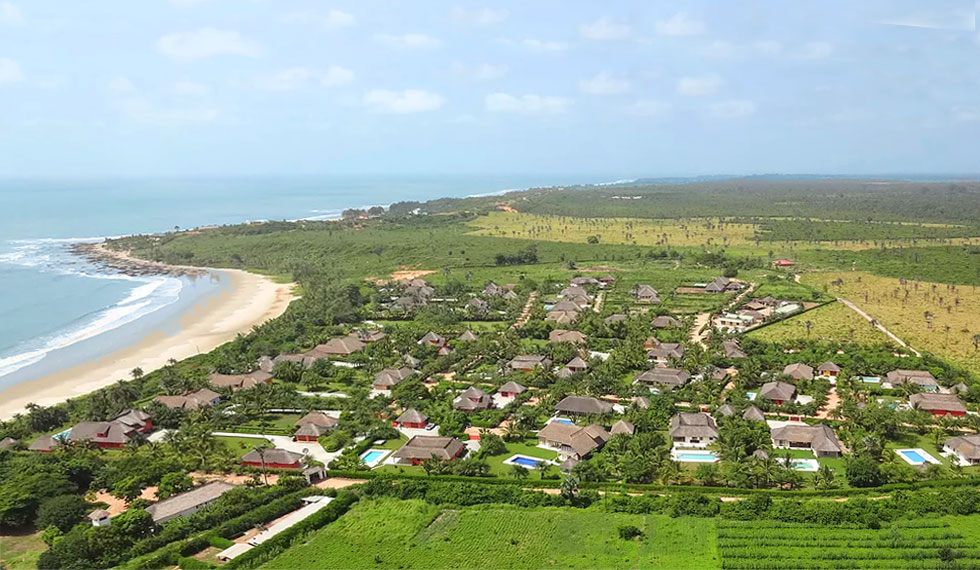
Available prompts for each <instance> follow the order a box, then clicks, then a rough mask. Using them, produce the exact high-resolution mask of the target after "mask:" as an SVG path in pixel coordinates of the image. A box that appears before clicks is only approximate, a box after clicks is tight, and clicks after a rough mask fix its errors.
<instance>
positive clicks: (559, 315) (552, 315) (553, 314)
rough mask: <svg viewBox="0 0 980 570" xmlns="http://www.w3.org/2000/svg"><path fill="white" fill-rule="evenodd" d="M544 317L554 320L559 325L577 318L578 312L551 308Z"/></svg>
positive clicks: (547, 319)
mask: <svg viewBox="0 0 980 570" xmlns="http://www.w3.org/2000/svg"><path fill="white" fill-rule="evenodd" d="M544 318H545V320H546V321H554V322H556V323H558V324H560V325H567V324H569V323H574V322H575V321H577V320H578V312H577V311H555V310H551V311H548V314H547V315H545V317H544Z"/></svg>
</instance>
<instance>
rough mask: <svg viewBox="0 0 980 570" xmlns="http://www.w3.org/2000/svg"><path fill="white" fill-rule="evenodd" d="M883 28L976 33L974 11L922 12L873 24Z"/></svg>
mask: <svg viewBox="0 0 980 570" xmlns="http://www.w3.org/2000/svg"><path fill="white" fill-rule="evenodd" d="M875 23H876V24H882V25H885V26H900V27H903V28H923V29H928V30H953V31H961V32H973V31H976V10H974V9H964V10H942V11H937V10H923V11H919V12H913V13H911V14H905V15H902V16H897V17H892V18H883V19H881V20H878V21H876V22H875Z"/></svg>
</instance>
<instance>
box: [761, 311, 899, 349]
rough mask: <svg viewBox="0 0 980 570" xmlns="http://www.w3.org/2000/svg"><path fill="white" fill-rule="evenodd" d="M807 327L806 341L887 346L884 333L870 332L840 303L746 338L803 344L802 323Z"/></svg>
mask: <svg viewBox="0 0 980 570" xmlns="http://www.w3.org/2000/svg"><path fill="white" fill-rule="evenodd" d="M808 321H809V322H810V323H811V328H810V335H809V338H810V339H820V340H823V341H831V342H854V343H857V344H881V343H888V342H891V341H890V339H889V338H888V337H887V336H885V333H883V332H881V331H880V330H878V329H876V328H873V327H872V326H871V324H870V323H869V322H868V321H867V320H865V319H864V317H862V316H861V315H859V314H857V313H855V312H854V311H852V310H851V309H848V308H847V307H846V306H844V305H843V304H841V303H830V304H829V305H824V306H823V307H817V308H816V309H813V310H812V311H807V312H806V313H803V314H801V315H797V316H795V317H790V318H788V319H786V320H783V321H780V322H778V323H775V324H772V325H769V326H767V327H763V328H761V329H758V330H754V331H750V332H749V333H747V334H748V336H750V337H752V338H756V339H759V340H763V341H766V342H778V343H785V342H792V341H795V340H806V339H807V338H808V337H807V331H806V326H805V325H804V324H803V323H805V322H808Z"/></svg>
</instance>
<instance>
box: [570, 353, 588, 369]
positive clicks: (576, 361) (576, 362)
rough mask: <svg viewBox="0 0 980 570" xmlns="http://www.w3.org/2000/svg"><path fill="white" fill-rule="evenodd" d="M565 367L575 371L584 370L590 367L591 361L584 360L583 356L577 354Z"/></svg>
mask: <svg viewBox="0 0 980 570" xmlns="http://www.w3.org/2000/svg"><path fill="white" fill-rule="evenodd" d="M565 368H567V369H569V370H571V371H572V372H573V373H575V372H584V371H586V370H588V369H589V363H588V362H586V361H584V360H582V357H580V356H576V357H575V358H573V359H571V360H569V361H568V364H566V365H565Z"/></svg>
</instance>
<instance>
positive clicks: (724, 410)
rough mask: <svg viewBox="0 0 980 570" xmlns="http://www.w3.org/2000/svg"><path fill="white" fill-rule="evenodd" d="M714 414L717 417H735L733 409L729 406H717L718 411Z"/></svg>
mask: <svg viewBox="0 0 980 570" xmlns="http://www.w3.org/2000/svg"><path fill="white" fill-rule="evenodd" d="M715 413H716V414H718V415H719V416H725V417H726V418H727V417H729V416H734V415H735V408H733V407H732V405H731V404H722V405H720V406H718V409H717V410H715Z"/></svg>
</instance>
